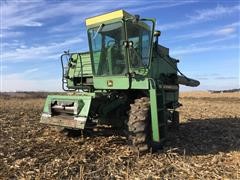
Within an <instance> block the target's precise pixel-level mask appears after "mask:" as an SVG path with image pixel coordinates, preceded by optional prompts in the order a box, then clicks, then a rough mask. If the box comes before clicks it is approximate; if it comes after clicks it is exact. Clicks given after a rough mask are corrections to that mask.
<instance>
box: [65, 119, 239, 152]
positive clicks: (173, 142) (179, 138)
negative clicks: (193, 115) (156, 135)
mask: <svg viewBox="0 0 240 180" xmlns="http://www.w3.org/2000/svg"><path fill="white" fill-rule="evenodd" d="M62 132H66V131H62ZM66 134H67V135H68V136H69V137H73V138H79V137H80V136H81V135H82V133H81V131H68V132H66ZM83 135H84V137H89V138H96V137H98V136H102V137H103V138H104V137H108V136H114V138H112V140H111V143H115V144H122V145H126V144H128V142H127V140H125V139H124V138H123V136H124V133H122V132H121V131H119V130H117V129H111V128H103V129H101V130H99V131H90V130H89V131H85V132H84V133H83ZM109 143H110V142H109ZM171 149H174V151H176V152H177V153H179V154H185V155H204V154H217V153H219V152H230V151H240V119H239V118H216V119H190V120H188V121H187V122H185V123H182V124H181V125H180V128H179V131H169V138H168V140H167V142H166V143H165V145H164V150H167V151H168V150H171ZM160 152H161V151H160Z"/></svg>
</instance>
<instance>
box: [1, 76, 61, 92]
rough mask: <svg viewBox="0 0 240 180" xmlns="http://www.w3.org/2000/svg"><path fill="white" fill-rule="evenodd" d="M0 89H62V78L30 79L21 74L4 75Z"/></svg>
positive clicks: (3, 90) (4, 90)
mask: <svg viewBox="0 0 240 180" xmlns="http://www.w3.org/2000/svg"><path fill="white" fill-rule="evenodd" d="M1 85H2V87H1V88H0V91H2V92H6V91H61V80H60V79H44V80H29V79H26V78H25V77H23V76H22V75H21V74H19V75H17V74H15V75H5V76H4V75H3V78H2V82H1Z"/></svg>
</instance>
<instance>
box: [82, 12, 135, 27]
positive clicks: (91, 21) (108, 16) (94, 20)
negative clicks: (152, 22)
mask: <svg viewBox="0 0 240 180" xmlns="http://www.w3.org/2000/svg"><path fill="white" fill-rule="evenodd" d="M130 17H133V15H131V14H129V13H128V12H126V11H124V10H122V9H121V10H117V11H113V12H110V13H105V14H102V15H99V16H94V17H90V18H87V19H86V26H94V25H98V24H101V23H103V22H107V21H109V22H111V21H116V20H121V19H123V18H130Z"/></svg>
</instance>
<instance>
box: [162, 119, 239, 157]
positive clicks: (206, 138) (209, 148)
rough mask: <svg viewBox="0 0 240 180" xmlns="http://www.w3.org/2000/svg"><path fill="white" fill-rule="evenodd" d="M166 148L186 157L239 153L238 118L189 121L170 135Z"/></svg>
mask: <svg viewBox="0 0 240 180" xmlns="http://www.w3.org/2000/svg"><path fill="white" fill-rule="evenodd" d="M166 148H167V149H169V148H176V149H177V151H179V153H185V154H186V155H204V154H217V153H219V152H230V151H240V118H216V119H190V120H188V121H187V122H186V123H182V124H181V125H180V129H179V132H177V133H174V132H171V133H170V136H169V140H168V142H167V143H166Z"/></svg>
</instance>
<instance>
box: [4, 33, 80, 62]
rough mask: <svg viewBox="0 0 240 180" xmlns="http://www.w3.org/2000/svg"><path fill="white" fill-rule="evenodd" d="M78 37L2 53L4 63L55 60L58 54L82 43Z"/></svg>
mask: <svg viewBox="0 0 240 180" xmlns="http://www.w3.org/2000/svg"><path fill="white" fill-rule="evenodd" d="M82 41H83V40H82V39H81V38H80V37H74V38H72V39H67V40H65V41H64V42H61V43H57V42H55V43H51V44H47V45H40V46H32V47H29V48H16V49H15V50H10V51H5V52H3V53H2V56H1V58H2V60H3V61H4V62H20V61H28V60H41V59H44V60H46V59H57V58H59V56H60V53H61V52H63V51H64V50H67V49H68V48H69V47H70V46H71V45H74V44H77V43H80V42H82Z"/></svg>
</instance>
